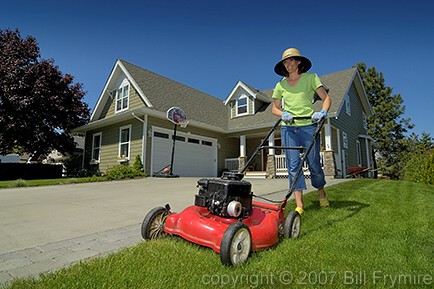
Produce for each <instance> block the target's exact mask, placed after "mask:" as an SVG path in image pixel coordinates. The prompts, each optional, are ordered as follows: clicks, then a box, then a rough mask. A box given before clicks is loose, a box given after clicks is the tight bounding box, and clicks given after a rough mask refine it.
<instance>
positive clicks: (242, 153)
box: [238, 135, 247, 171]
mask: <svg viewBox="0 0 434 289" xmlns="http://www.w3.org/2000/svg"><path fill="white" fill-rule="evenodd" d="M246 162H247V154H246V136H245V135H241V136H240V156H239V158H238V171H241V169H242V168H243V167H244V166H245V164H246Z"/></svg>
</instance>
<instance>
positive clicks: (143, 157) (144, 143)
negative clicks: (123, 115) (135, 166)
mask: <svg viewBox="0 0 434 289" xmlns="http://www.w3.org/2000/svg"><path fill="white" fill-rule="evenodd" d="M131 115H132V116H133V117H134V118H135V119H137V120H138V121H140V122H141V123H143V128H142V158H141V159H142V164H143V170H144V171H146V134H147V131H146V123H147V121H148V115H147V114H145V115H144V116H143V118H144V119H141V118H140V117H138V116H137V115H135V114H134V112H132V113H131Z"/></svg>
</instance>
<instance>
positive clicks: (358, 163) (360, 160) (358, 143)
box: [356, 140, 362, 167]
mask: <svg viewBox="0 0 434 289" xmlns="http://www.w3.org/2000/svg"><path fill="white" fill-rule="evenodd" d="M356 147H357V165H358V166H359V167H361V166H362V147H361V146H360V141H358V140H357V141H356Z"/></svg>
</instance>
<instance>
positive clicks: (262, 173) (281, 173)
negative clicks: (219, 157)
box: [225, 152, 324, 179]
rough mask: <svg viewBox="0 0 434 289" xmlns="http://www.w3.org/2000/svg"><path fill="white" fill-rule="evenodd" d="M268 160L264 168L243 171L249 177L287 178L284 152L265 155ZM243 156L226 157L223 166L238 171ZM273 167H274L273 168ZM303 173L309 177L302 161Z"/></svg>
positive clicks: (322, 157) (322, 158) (243, 161)
mask: <svg viewBox="0 0 434 289" xmlns="http://www.w3.org/2000/svg"><path fill="white" fill-rule="evenodd" d="M320 154H321V164H322V166H323V168H324V162H323V160H324V153H322V152H321V153H320ZM267 159H268V161H267V164H266V170H255V167H253V166H251V167H248V168H247V171H246V173H245V175H246V177H249V178H261V179H263V178H268V179H275V178H288V169H287V166H286V157H285V155H284V154H281V155H269V156H268V157H267ZM246 161H247V160H246V159H245V158H241V157H240V158H227V159H225V168H227V170H229V171H233V172H238V171H240V170H241V169H242V168H243V167H244V165H245V163H246ZM273 167H274V169H273ZM303 173H304V177H305V178H307V179H308V178H310V172H309V169H308V167H307V164H306V163H304V165H303Z"/></svg>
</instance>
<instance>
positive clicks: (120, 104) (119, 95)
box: [116, 80, 130, 112]
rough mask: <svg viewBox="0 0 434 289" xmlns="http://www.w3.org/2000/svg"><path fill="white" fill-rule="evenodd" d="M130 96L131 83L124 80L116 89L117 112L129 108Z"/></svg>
mask: <svg viewBox="0 0 434 289" xmlns="http://www.w3.org/2000/svg"><path fill="white" fill-rule="evenodd" d="M129 97H130V85H129V83H128V81H126V80H124V81H123V82H122V84H121V86H120V87H119V88H118V90H116V112H119V111H123V110H126V109H128V100H129Z"/></svg>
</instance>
